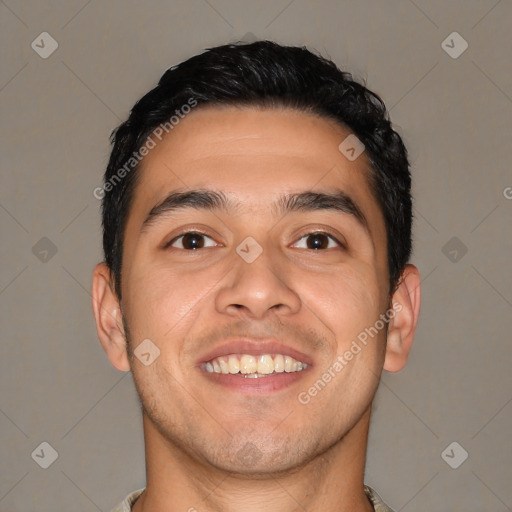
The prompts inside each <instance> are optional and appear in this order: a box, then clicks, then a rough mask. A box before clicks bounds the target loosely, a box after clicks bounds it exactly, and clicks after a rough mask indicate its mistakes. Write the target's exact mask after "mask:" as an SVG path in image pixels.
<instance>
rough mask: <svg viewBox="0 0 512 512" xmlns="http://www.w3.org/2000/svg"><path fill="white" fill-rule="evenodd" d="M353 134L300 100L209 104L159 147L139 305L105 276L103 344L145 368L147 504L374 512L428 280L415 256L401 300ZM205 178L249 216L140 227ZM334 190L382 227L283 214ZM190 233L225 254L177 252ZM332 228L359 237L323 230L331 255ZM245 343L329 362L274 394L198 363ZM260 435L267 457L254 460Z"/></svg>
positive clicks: (138, 374) (134, 233)
mask: <svg viewBox="0 0 512 512" xmlns="http://www.w3.org/2000/svg"><path fill="white" fill-rule="evenodd" d="M349 133H350V131H348V130H347V129H346V128H344V127H342V126H340V125H338V124H337V123H335V122H333V121H330V120H326V119H323V118H320V117H317V116H314V115H310V114H305V113H300V112H296V111H292V110H287V109H273V110H269V109H265V110H263V109H257V108H252V107H251V108H249V107H244V108H235V107H223V108H220V107H207V108H201V109H200V108H197V109H196V110H195V111H193V112H192V113H190V114H189V115H187V116H186V118H185V119H183V120H182V121H181V122H180V123H179V125H177V126H176V127H175V128H174V129H173V130H172V132H170V133H169V135H167V136H166V137H165V138H164V139H163V141H162V142H161V143H159V144H158V146H157V147H156V148H155V149H153V150H152V151H150V153H149V154H148V155H147V156H146V157H145V159H144V161H143V166H142V168H141V181H140V183H139V185H138V188H137V189H136V193H135V197H134V202H133V204H132V209H131V212H130V216H129V219H128V223H127V226H126V232H125V245H124V252H123V277H122V284H121V286H122V293H123V300H122V304H120V303H119V301H118V298H117V296H116V295H115V293H114V292H113V280H112V278H111V275H110V272H109V269H108V268H107V267H106V266H105V264H104V263H100V264H98V265H97V266H96V267H95V270H94V275H93V285H92V299H93V300H92V305H93V310H94V315H95V320H96V325H97V331H98V336H99V339H100V341H101V343H102V346H103V348H104V350H105V352H106V354H107V356H108V358H109V360H110V362H111V363H112V365H113V366H114V367H115V368H117V369H119V370H121V371H132V373H133V377H134V381H135V384H136V387H137V391H138V393H139V396H140V399H141V403H142V407H143V426H144V437H145V445H146V471H147V487H146V491H145V492H144V494H143V495H142V496H141V498H140V499H139V500H138V501H137V502H136V504H135V506H134V510H135V512H148V511H150V510H159V511H161V512H174V511H185V510H193V509H192V508H191V507H193V508H195V509H196V510H197V511H201V512H202V511H220V510H222V511H225V512H231V511H233V512H234V511H237V512H238V511H239V510H245V511H248V512H251V511H256V510H258V511H261V510H265V509H268V510H273V511H282V512H291V511H295V510H307V511H308V512H316V511H325V510H339V511H370V510H372V506H371V504H370V503H369V501H368V500H367V498H366V496H365V494H364V491H363V475H364V465H365V456H366V445H367V439H368V428H369V422H370V412H371V405H372V401H373V398H374V395H375V392H376V390H377V387H378V383H379V379H380V375H381V372H382V370H383V368H384V369H385V370H388V371H392V372H395V371H399V370H400V369H401V368H402V367H403V366H404V365H405V363H406V360H407V356H408V353H409V350H410V347H411V344H412V340H413V335H414V330H415V327H416V322H417V318H418V314H419V307H420V286H419V285H420V278H419V274H418V271H417V269H416V268H415V267H414V266H412V265H408V266H407V267H406V268H405V269H404V272H403V275H402V279H401V281H400V284H399V286H398V288H397V289H396V291H395V292H394V294H393V295H392V296H391V297H390V294H389V282H388V281H389V273H388V265H387V252H386V229H385V225H384V220H383V216H382V213H381V211H380V209H379V207H378V204H377V201H376V199H375V197H374V196H373V195H372V193H371V191H370V188H369V186H368V173H369V166H368V161H367V159H366V156H365V154H364V153H363V154H362V155H361V156H360V157H359V158H357V159H356V160H355V161H352V162H351V161H349V160H348V159H347V158H345V156H344V155H343V154H341V152H340V151H339V150H338V145H339V144H340V143H341V142H342V141H343V140H344V139H345V137H346V136H347V135H348V134H349ZM196 188H197V189H198V188H201V189H212V190H219V191H222V192H224V193H225V194H226V195H227V196H229V197H230V198H231V199H232V200H233V201H234V202H235V203H237V207H236V211H224V210H216V211H214V212H212V211H207V210H199V209H193V208H186V209H181V210H176V211H174V212H173V213H172V214H169V215H167V216H166V217H165V218H163V219H160V221H159V222H158V223H155V224H154V225H153V226H151V228H150V229H148V231H147V232H145V233H143V234H140V229H141V226H142V223H143V221H144V219H145V217H146V215H147V214H148V212H149V211H150V210H151V208H152V207H153V206H154V205H156V204H157V203H158V202H159V201H161V200H162V199H163V198H164V197H165V196H166V195H167V194H168V193H169V192H171V191H173V190H177V189H180V190H183V189H196ZM333 189H338V190H343V191H344V192H345V193H347V194H348V195H349V196H350V197H351V198H352V199H353V200H354V201H355V202H356V203H357V205H358V206H359V208H360V209H361V210H362V212H363V214H364V216H365V217H366V219H367V223H368V230H365V229H364V228H363V227H362V226H361V225H360V224H359V223H358V221H357V220H356V219H355V218H354V217H353V216H351V215H349V214H346V213H340V212H338V211H331V210H323V211H314V212H293V213H288V214H286V215H284V216H283V215H279V214H278V213H277V212H276V211H275V209H273V208H272V207H271V205H272V204H273V203H274V201H275V200H276V199H277V198H278V197H279V196H281V195H283V194H289V193H296V192H304V191H322V192H326V191H332V190H333ZM183 231H192V232H197V231H199V232H202V233H204V234H205V235H207V237H208V238H205V239H202V240H203V241H205V242H206V245H208V247H206V248H202V249H196V250H187V249H185V248H183V247H184V246H183V245H180V242H183V239H179V240H178V241H176V242H175V243H174V246H173V247H167V248H164V245H165V243H166V242H169V241H170V240H173V239H175V238H176V237H177V236H179V235H181V234H182V233H183ZM315 231H321V232H328V233H329V234H331V235H332V236H334V237H335V238H336V239H338V240H340V241H343V243H344V244H345V245H346V247H342V246H340V245H338V244H337V243H336V242H335V241H333V240H331V239H329V238H323V239H322V238H321V240H323V241H324V242H325V243H327V241H329V245H328V246H327V248H325V249H316V250H315V249H311V248H308V246H307V243H306V242H307V240H309V241H311V239H310V238H308V236H307V235H308V234H309V233H311V232H315ZM249 236H250V237H253V238H254V239H255V240H256V241H257V242H258V244H259V245H260V246H261V248H262V249H263V252H262V254H261V255H260V256H259V257H258V258H257V259H256V260H255V261H254V262H252V263H250V264H249V263H247V262H246V261H244V260H243V259H242V258H241V257H240V256H239V255H238V254H237V252H236V251H235V249H236V247H237V246H238V245H239V244H240V243H241V242H242V241H243V240H244V239H245V238H247V237H249ZM187 247H189V246H187ZM392 303H394V304H395V306H396V305H398V308H397V309H400V312H398V313H397V314H396V316H395V317H394V318H393V320H392V321H391V322H390V323H389V325H388V326H387V328H384V329H381V330H380V331H379V333H378V335H376V336H375V337H373V338H372V339H371V340H370V341H369V343H368V344H367V345H366V346H364V347H363V349H362V350H361V351H360V352H359V353H358V354H357V355H355V356H354V357H353V359H352V360H351V361H349V362H348V364H347V365H346V366H345V367H344V368H343V371H340V372H339V373H337V374H336V377H335V378H333V379H332V380H331V382H329V383H328V385H326V386H325V387H324V388H323V389H322V390H321V391H320V392H319V393H318V394H317V395H316V396H314V397H312V398H311V400H310V401H309V403H307V404H302V403H300V402H299V400H298V399H297V396H298V393H299V392H302V391H307V390H308V388H309V387H311V386H312V385H313V384H314V383H315V382H316V381H317V380H318V379H319V378H321V376H322V374H323V373H324V372H325V371H326V370H327V369H328V368H329V367H331V366H332V365H333V362H334V361H335V360H336V357H337V355H340V354H344V353H345V352H346V351H347V350H348V349H349V348H350V346H351V343H352V341H353V340H355V339H356V338H357V335H358V334H359V333H361V332H362V331H364V329H365V328H368V327H370V326H372V325H374V324H375V322H376V320H377V319H378V318H379V315H380V314H382V313H385V312H386V310H388V309H389V307H390V305H391V304H392ZM241 335H244V336H248V337H251V338H253V339H254V340H258V339H261V338H262V337H273V338H277V339H278V340H280V341H281V342H283V343H285V344H287V345H290V346H292V347H294V348H296V349H298V350H300V351H302V352H303V353H305V354H307V355H308V356H310V357H311V358H312V360H313V366H312V367H311V368H310V369H309V370H308V372H307V374H304V376H303V377H302V378H301V379H300V380H299V381H298V382H296V383H294V384H293V385H292V386H290V387H288V388H285V389H283V390H280V391H277V392H274V393H270V394H263V395H261V396H242V395H241V394H240V393H237V392H234V391H233V390H228V389H225V388H223V387H220V386H219V385H218V384H215V383H212V382H210V381H209V380H208V379H207V378H206V377H205V375H204V374H203V372H202V371H201V370H200V369H199V368H198V366H197V365H196V362H197V359H198V357H199V356H201V355H202V354H205V353H206V352H207V351H209V350H211V349H212V348H215V347H217V346H219V345H220V344H222V343H223V342H224V341H226V340H228V339H233V338H235V337H236V336H241ZM147 338H149V339H150V340H152V342H153V343H154V344H155V345H156V346H157V347H158V349H159V350H160V356H159V357H158V358H157V359H156V360H155V361H154V362H153V363H152V364H150V365H148V366H145V365H144V364H142V363H141V362H140V361H139V360H138V359H137V358H136V357H134V355H133V350H134V349H135V348H136V347H137V346H138V345H139V343H141V341H142V340H145V339H147ZM127 339H128V342H127ZM247 443H250V445H247ZM252 445H254V446H253V450H256V453H257V457H253V458H250V457H249V460H247V458H246V459H245V462H243V461H242V460H241V457H240V454H244V453H247V449H248V448H247V446H252ZM254 447H255V448H254ZM244 450H246V451H245V452H244Z"/></svg>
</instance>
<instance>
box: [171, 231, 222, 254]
mask: <svg viewBox="0 0 512 512" xmlns="http://www.w3.org/2000/svg"><path fill="white" fill-rule="evenodd" d="M207 240H209V241H211V243H209V244H208V242H207ZM215 245H216V244H215V242H214V241H213V240H212V239H211V238H210V237H209V236H206V235H203V234H202V233H194V232H190V233H184V234H183V235H180V236H178V237H176V238H174V239H173V240H172V241H171V243H170V244H169V247H174V248H176V249H184V250H186V251H195V250H196V249H203V248H204V247H214V246H215Z"/></svg>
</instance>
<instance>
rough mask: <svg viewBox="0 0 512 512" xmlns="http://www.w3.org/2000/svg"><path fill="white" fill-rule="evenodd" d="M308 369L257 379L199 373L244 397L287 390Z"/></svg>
mask: <svg viewBox="0 0 512 512" xmlns="http://www.w3.org/2000/svg"><path fill="white" fill-rule="evenodd" d="M310 369H311V367H309V366H308V367H307V368H306V369H305V370H301V371H299V372H291V373H285V372H283V373H275V374H272V375H269V376H268V377H259V378H257V379H248V378H244V377H241V376H240V375H231V374H229V373H228V374H224V373H209V372H207V371H205V370H200V371H201V373H202V374H203V375H204V376H205V377H206V378H207V379H208V380H209V381H210V382H213V383H214V384H220V385H221V386H223V388H224V389H228V390H231V391H234V392H236V393H241V394H242V395H245V396H251V395H252V396H261V395H266V394H268V393H272V392H274V391H280V390H282V389H285V388H288V387H289V386H291V385H292V384H294V383H296V382H298V381H299V380H300V379H301V378H303V377H304V376H305V375H307V374H308V372H309V370H310Z"/></svg>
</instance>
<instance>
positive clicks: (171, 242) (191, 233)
mask: <svg viewBox="0 0 512 512" xmlns="http://www.w3.org/2000/svg"><path fill="white" fill-rule="evenodd" d="M186 235H199V236H202V237H205V238H209V239H210V240H213V238H212V237H210V236H208V235H207V234H205V233H201V232H199V231H185V232H184V233H181V234H180V235H178V236H175V237H174V238H173V239H172V240H170V241H169V242H168V243H166V244H165V246H164V249H168V248H173V247H172V245H173V244H174V243H176V242H177V241H178V240H179V239H180V238H183V237H184V236H186ZM313 235H324V236H326V237H327V238H329V239H330V240H332V241H334V242H335V243H336V244H338V246H339V247H340V248H342V249H346V246H345V244H343V243H341V242H340V241H339V240H338V239H337V238H336V237H335V236H333V235H331V234H330V233H328V232H325V231H311V232H309V233H306V234H304V235H302V236H301V237H300V238H299V239H298V240H297V242H299V241H300V240H303V239H305V238H307V237H309V236H313ZM297 242H294V244H296V243H297ZM210 247H211V246H210ZM174 249H178V250H183V251H187V252H194V251H197V250H198V249H184V248H176V247H174ZM327 249H329V247H328V248H327ZM327 249H309V250H310V251H318V250H323V251H325V250H327ZM330 249H332V247H331V248H330Z"/></svg>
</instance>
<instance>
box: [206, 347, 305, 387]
mask: <svg viewBox="0 0 512 512" xmlns="http://www.w3.org/2000/svg"><path fill="white" fill-rule="evenodd" d="M312 366H313V362H312V360H311V358H310V357H309V356H307V355H306V354H303V353H302V352H299V351H297V350H295V349H293V348H291V347H286V346H285V345H282V344H280V343H277V342H273V341H270V342H261V341H260V342H254V341H252V340H249V341H248V340H242V341H240V340H238V341H236V342H231V343H228V344H225V345H223V346H221V347H219V348H217V349H216V350H214V351H212V352H210V353H209V354H207V355H205V356H203V357H202V358H201V359H200V360H199V361H198V367H199V369H200V370H201V373H202V375H203V376H205V377H206V378H207V379H209V381H210V382H213V383H216V384H220V385H222V386H224V387H226V388H229V389H231V390H233V391H236V392H239V393H240V392H241V393H243V394H246V395H250V394H260V395H261V394H263V393H269V392H274V391H278V390H282V389H284V388H286V387H289V386H291V385H292V384H294V383H295V382H297V381H298V380H300V379H301V378H302V377H303V376H304V375H305V374H306V373H308V371H309V370H310V369H311V367H312Z"/></svg>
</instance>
